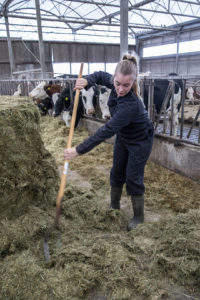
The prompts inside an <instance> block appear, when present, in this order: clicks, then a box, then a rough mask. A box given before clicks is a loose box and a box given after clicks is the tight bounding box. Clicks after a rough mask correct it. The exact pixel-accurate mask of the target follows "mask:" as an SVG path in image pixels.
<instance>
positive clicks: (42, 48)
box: [35, 0, 46, 78]
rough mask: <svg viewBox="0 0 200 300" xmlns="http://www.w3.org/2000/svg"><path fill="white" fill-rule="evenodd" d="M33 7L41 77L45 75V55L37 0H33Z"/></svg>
mask: <svg viewBox="0 0 200 300" xmlns="http://www.w3.org/2000/svg"><path fill="white" fill-rule="evenodd" d="M35 8H36V14H37V26H38V38H39V50H40V65H41V68H42V78H44V77H45V76H46V75H45V55H44V43H43V38H42V23H41V15H40V2H39V0H35Z"/></svg>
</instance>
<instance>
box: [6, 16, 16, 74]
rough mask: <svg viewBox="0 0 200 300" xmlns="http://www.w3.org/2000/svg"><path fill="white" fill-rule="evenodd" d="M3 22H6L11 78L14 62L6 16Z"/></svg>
mask: <svg viewBox="0 0 200 300" xmlns="http://www.w3.org/2000/svg"><path fill="white" fill-rule="evenodd" d="M5 23H6V32H7V43H8V55H9V61H10V72H11V78H12V77H13V71H14V70H15V63H14V56H13V51H12V43H11V38H10V31H9V23H8V17H7V16H5Z"/></svg>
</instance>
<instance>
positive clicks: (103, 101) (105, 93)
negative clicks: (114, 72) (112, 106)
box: [99, 86, 111, 119]
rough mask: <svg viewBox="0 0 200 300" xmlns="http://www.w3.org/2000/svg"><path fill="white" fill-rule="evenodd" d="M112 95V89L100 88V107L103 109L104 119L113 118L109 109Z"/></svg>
mask: <svg viewBox="0 0 200 300" xmlns="http://www.w3.org/2000/svg"><path fill="white" fill-rule="evenodd" d="M110 93H111V89H108V88H106V87H104V86H101V87H100V92H99V106H100V109H101V113H102V118H103V119H110V117H111V116H110V111H109V107H108V99H109V96H110Z"/></svg>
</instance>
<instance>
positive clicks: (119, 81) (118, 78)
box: [114, 73, 134, 97]
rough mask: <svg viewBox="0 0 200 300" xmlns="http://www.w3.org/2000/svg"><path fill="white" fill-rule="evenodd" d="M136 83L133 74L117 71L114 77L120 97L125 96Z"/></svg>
mask: <svg viewBox="0 0 200 300" xmlns="http://www.w3.org/2000/svg"><path fill="white" fill-rule="evenodd" d="M133 83H134V79H133V76H132V75H123V74H121V73H117V74H116V75H115V77H114V87H115V90H116V92H117V96H118V97H123V96H125V95H126V94H128V92H129V91H130V90H131V88H132V86H133Z"/></svg>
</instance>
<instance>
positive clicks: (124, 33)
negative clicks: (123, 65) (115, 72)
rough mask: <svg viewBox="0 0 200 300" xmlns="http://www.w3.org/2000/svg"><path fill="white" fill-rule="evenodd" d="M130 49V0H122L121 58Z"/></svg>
mask: <svg viewBox="0 0 200 300" xmlns="http://www.w3.org/2000/svg"><path fill="white" fill-rule="evenodd" d="M127 51H128V0H120V59H122V56H123V54H124V53H125V52H127Z"/></svg>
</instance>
